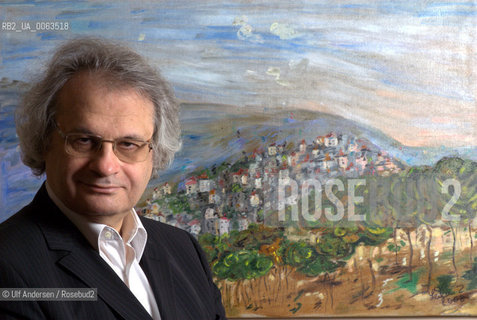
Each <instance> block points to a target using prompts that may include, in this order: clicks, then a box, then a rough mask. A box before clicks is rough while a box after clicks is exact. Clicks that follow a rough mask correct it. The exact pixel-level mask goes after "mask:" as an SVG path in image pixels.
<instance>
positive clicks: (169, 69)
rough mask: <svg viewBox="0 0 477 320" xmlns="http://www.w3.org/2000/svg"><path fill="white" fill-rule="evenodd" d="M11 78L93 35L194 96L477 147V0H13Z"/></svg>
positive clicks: (7, 70)
mask: <svg viewBox="0 0 477 320" xmlns="http://www.w3.org/2000/svg"><path fill="white" fill-rule="evenodd" d="M0 21H1V22H9V21H13V22H16V23H17V29H18V28H19V27H21V23H24V25H25V24H26V23H30V26H31V27H32V28H33V29H34V26H35V23H36V22H38V21H54V22H67V23H68V24H69V30H68V31H50V32H43V31H37V32H31V31H23V32H12V31H5V30H2V31H1V32H0V78H2V77H7V78H9V79H17V80H23V81H28V79H29V76H30V72H31V71H32V66H34V68H33V69H35V68H39V67H40V66H41V63H42V59H43V58H44V57H47V56H48V55H47V53H48V51H49V50H51V49H52V48H54V47H55V46H56V45H58V43H60V42H61V41H62V40H64V39H69V38H73V37H77V36H83V35H93V36H101V37H106V38H112V39H117V40H124V41H126V42H128V43H129V44H130V45H131V46H133V47H135V48H137V50H139V51H140V52H142V53H143V54H145V55H147V56H148V57H150V58H151V60H152V61H153V62H154V63H155V64H156V65H157V66H158V67H159V68H160V69H161V70H162V72H163V74H164V75H165V76H166V77H167V78H168V79H169V80H170V81H171V82H172V83H173V86H174V89H175V90H176V94H177V96H178V97H179V98H180V99H182V100H184V101H193V102H207V103H226V104H230V105H235V106H237V107H241V108H253V107H269V108H282V107H284V108H305V109H312V110H317V111H323V112H327V113H331V114H337V115H340V116H343V117H345V118H349V119H351V120H354V121H357V122H359V123H361V124H364V125H366V126H371V127H374V128H377V129H379V130H381V131H383V132H384V133H385V134H387V135H389V136H391V137H393V138H395V139H396V140H398V141H399V142H401V143H403V144H405V145H408V146H441V145H443V146H447V147H459V146H474V147H475V146H476V145H477V137H476V133H475V127H476V123H477V122H476V121H477V120H476V119H477V114H476V113H477V111H476V104H477V103H476V93H477V75H476V73H477V63H476V61H477V48H476V46H477V39H476V33H477V2H476V1H465V0H464V1H462V0H461V1H414V0H412V1H411V0H410V1H395V0H393V1H284V0H278V1H277V0H275V1H196V0H189V1H176V0H175V1H155V2H152V1H151V2H149V1H141V2H140V3H139V4H137V3H136V4H134V3H133V2H132V1H131V2H123V1H115V2H114V3H113V2H112V1H107V2H106V1H94V2H93V1H75V2H62V1H55V2H41V1H38V2H37V1H24V2H22V1H15V2H11V3H10V2H8V1H4V2H2V4H0Z"/></svg>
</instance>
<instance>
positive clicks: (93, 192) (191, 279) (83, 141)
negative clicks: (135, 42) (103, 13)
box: [0, 39, 225, 320]
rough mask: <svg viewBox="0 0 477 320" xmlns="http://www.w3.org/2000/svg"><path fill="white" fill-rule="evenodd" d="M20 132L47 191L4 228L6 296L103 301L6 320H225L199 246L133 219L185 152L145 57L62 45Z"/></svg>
mask: <svg viewBox="0 0 477 320" xmlns="http://www.w3.org/2000/svg"><path fill="white" fill-rule="evenodd" d="M16 125H17V134H18V137H19V140H20V148H21V151H22V160H23V162H24V163H25V164H26V165H27V166H29V167H30V168H31V169H32V171H33V172H34V173H35V174H36V175H42V174H43V173H46V182H45V183H44V184H43V186H42V187H41V189H40V190H39V191H38V193H37V194H36V196H35V198H34V200H33V201H32V202H31V203H30V204H29V205H28V206H26V207H24V208H23V209H22V210H21V211H19V212H18V213H16V214H15V215H14V216H12V217H11V218H10V219H8V220H7V221H5V222H4V223H2V224H1V225H0V288H97V301H1V302H0V319H25V318H26V319H49V320H51V319H151V318H153V319H162V320H167V319H180V320H185V319H225V315H224V309H223V307H222V304H221V297H220V292H219V291H218V289H217V287H216V286H215V285H214V284H213V282H212V279H211V274H210V270H209V268H208V265H207V261H206V259H205V256H204V254H203V252H202V251H201V249H200V247H199V245H198V243H197V241H196V240H195V239H194V238H193V237H192V236H190V235H189V234H188V233H186V232H185V231H182V230H180V229H176V228H173V227H171V226H168V225H165V224H161V223H159V222H156V221H152V220H148V219H144V218H142V217H138V215H137V214H136V212H135V211H134V209H133V206H134V205H135V204H136V203H137V201H139V198H140V197H141V195H142V193H143V192H144V190H145V188H146V186H147V183H148V181H149V179H150V178H151V175H153V174H156V173H157V171H158V170H159V169H162V168H164V167H165V166H166V165H168V164H169V163H170V162H171V161H172V158H173V156H174V153H175V152H176V151H177V150H178V149H179V147H180V129H179V119H178V105H177V103H176V102H175V100H174V98H173V95H172V93H171V90H170V89H169V87H168V85H167V84H166V82H165V81H164V80H163V79H162V78H161V77H160V76H159V74H158V73H156V72H155V71H154V70H153V69H152V68H151V67H150V66H149V65H148V64H147V63H146V62H145V61H144V60H143V59H142V58H141V57H140V56H139V55H138V54H136V53H134V52H132V51H131V50H130V49H127V48H124V47H122V46H119V45H116V44H112V43H109V42H106V41H104V40H98V39H78V40H73V41H70V42H68V43H66V44H65V45H63V46H62V47H60V48H59V49H58V50H57V52H56V54H55V55H54V56H53V58H52V60H51V62H50V64H49V65H48V69H47V71H46V73H45V75H44V77H43V78H42V79H40V80H39V81H38V82H37V83H36V84H35V85H33V86H32V88H31V89H30V91H29V92H28V93H27V94H26V95H25V98H24V101H23V102H22V104H21V105H20V106H19V107H18V110H17V112H16Z"/></svg>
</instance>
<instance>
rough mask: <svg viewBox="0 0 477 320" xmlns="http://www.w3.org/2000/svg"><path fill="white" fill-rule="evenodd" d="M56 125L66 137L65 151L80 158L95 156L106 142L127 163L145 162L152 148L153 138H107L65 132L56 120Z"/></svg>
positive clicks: (62, 135) (61, 134)
mask: <svg viewBox="0 0 477 320" xmlns="http://www.w3.org/2000/svg"><path fill="white" fill-rule="evenodd" d="M55 127H56V129H57V130H58V133H59V134H60V136H61V137H63V138H64V139H65V151H66V153H68V154H69V155H71V156H73V157H78V158H87V157H93V156H95V155H97V154H98V152H99V151H100V150H101V148H102V147H103V143H104V142H110V143H112V144H113V152H114V154H115V155H116V157H118V159H119V160H121V161H123V162H127V163H134V162H143V161H145V160H146V159H147V156H148V154H149V152H150V151H151V150H152V143H151V139H152V138H151V139H149V140H147V141H143V140H136V139H129V138H119V139H115V140H106V139H103V137H101V136H97V135H94V134H87V133H68V134H65V133H64V132H63V131H61V129H60V128H59V126H58V124H57V123H56V122H55Z"/></svg>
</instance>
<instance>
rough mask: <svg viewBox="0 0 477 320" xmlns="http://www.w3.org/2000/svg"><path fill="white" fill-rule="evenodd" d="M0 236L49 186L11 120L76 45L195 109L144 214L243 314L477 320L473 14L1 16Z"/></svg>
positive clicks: (442, 5)
mask: <svg viewBox="0 0 477 320" xmlns="http://www.w3.org/2000/svg"><path fill="white" fill-rule="evenodd" d="M0 25H1V31H0V161H1V162H0V221H4V220H5V219H7V218H8V217H9V216H10V215H12V214H13V213H14V212H16V211H17V210H19V209H20V208H21V207H23V206H24V205H26V204H27V203H28V202H29V201H31V199H32V197H33V195H34V193H35V192H36V190H37V189H38V188H39V186H40V185H41V183H42V182H43V180H44V177H40V178H37V177H34V176H33V175H32V174H31V172H30V170H29V169H28V168H27V167H25V166H24V165H23V164H22V163H21V160H20V154H19V149H18V141H17V137H16V134H15V126H14V119H13V113H14V109H15V106H16V105H17V104H18V103H19V99H20V96H21V94H22V92H24V91H25V88H27V86H28V83H29V81H30V79H31V76H32V74H33V72H34V71H38V70H41V68H42V65H43V63H44V62H45V60H44V59H45V58H46V57H48V53H49V52H51V50H53V49H54V48H55V47H56V46H57V45H59V44H60V43H61V42H62V41H64V40H67V39H71V38H75V37H80V36H97V37H104V38H108V39H113V40H117V41H122V42H125V43H127V44H128V45H129V46H131V47H132V48H134V49H135V50H137V51H138V52H140V53H141V54H143V55H144V56H146V57H147V58H148V59H149V60H150V61H151V63H152V64H153V65H154V66H155V67H157V68H159V69H160V70H161V72H162V74H163V75H164V77H165V78H167V79H168V80H169V81H170V82H171V84H172V87H173V88H174V91H175V93H176V96H177V97H178V99H179V101H180V103H181V121H182V129H183V136H182V139H183V147H182V149H181V151H180V152H179V153H178V154H177V155H176V158H175V160H174V163H173V164H172V166H171V167H170V168H169V169H168V170H166V171H164V172H163V173H162V174H161V175H160V177H158V178H156V179H154V180H152V181H151V182H150V184H149V186H148V189H147V190H146V193H145V194H144V196H143V199H142V200H141V202H140V203H138V205H137V208H136V209H137V212H138V213H140V214H141V215H144V216H146V217H149V218H151V219H155V220H159V221H162V222H165V223H168V224H172V225H175V226H177V227H179V228H182V229H186V230H188V231H189V232H191V233H192V234H194V235H195V236H196V237H197V238H198V240H199V242H200V244H201V245H202V247H203V249H204V251H205V253H206V255H207V258H208V259H209V261H210V266H211V270H212V272H213V276H214V281H215V282H216V284H217V286H218V287H219V288H220V290H221V292H222V297H223V303H224V306H225V308H226V311H227V315H228V316H229V317H231V318H250V317H264V318H289V319H297V318H307V317H308V318H319V317H324V316H331V317H353V316H384V317H387V316H446V315H449V316H469V315H471V316H477V249H476V246H477V222H476V213H477V193H476V181H477V164H476V160H477V149H476V145H477V143H476V142H477V136H476V133H475V127H476V119H477V114H476V93H477V75H476V72H477V64H476V61H477V50H476V49H477V48H476V47H477V40H476V33H477V4H476V2H475V1H467V0H463V1H453V0H447V1H432V0H430V1H386V0H383V1H371V0H363V1H353V0H350V1H340V0H338V1H286V0H275V1H265V0H264V1H195V0H180V1H141V2H125V1H115V2H112V1H108V2H106V1H104V2H103V1H75V2H69V3H65V2H56V1H55V2H45V1H12V2H9V1H3V2H2V4H0Z"/></svg>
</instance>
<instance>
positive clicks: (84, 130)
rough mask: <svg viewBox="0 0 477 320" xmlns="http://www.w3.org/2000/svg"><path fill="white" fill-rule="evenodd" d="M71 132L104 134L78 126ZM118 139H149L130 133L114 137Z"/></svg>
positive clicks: (94, 134)
mask: <svg viewBox="0 0 477 320" xmlns="http://www.w3.org/2000/svg"><path fill="white" fill-rule="evenodd" d="M69 133H84V134H90V135H93V136H98V137H103V136H102V135H100V134H98V133H96V132H93V131H91V130H90V129H88V128H86V127H76V128H74V129H73V130H71V131H70V132H69ZM118 139H127V140H136V141H147V139H145V138H144V137H142V136H140V135H137V134H128V135H125V136H122V137H117V138H114V140H118Z"/></svg>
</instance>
